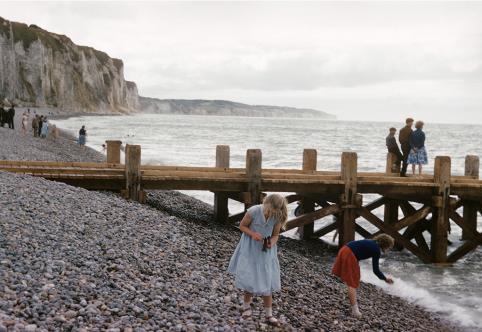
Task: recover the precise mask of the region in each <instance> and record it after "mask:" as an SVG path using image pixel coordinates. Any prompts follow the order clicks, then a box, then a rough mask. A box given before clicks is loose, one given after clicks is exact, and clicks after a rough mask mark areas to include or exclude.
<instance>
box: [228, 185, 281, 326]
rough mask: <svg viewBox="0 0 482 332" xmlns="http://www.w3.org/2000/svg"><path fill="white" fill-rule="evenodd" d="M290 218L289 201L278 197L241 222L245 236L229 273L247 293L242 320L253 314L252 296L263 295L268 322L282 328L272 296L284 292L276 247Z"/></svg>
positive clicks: (257, 207) (259, 207)
mask: <svg viewBox="0 0 482 332" xmlns="http://www.w3.org/2000/svg"><path fill="white" fill-rule="evenodd" d="M287 219H288V209H287V202H286V199H285V198H284V197H282V196H280V195H278V194H271V195H269V196H267V197H266V198H265V199H264V201H263V204H260V205H255V206H252V207H250V208H249V209H248V211H247V213H246V214H245V215H244V218H243V220H241V224H240V226H239V229H240V230H241V231H242V232H243V234H242V235H241V240H240V241H239V243H238V246H237V247H236V250H235V252H234V254H233V256H232V257H231V261H230V262H229V267H228V272H229V273H230V274H232V275H234V276H235V285H236V287H237V288H239V289H241V290H243V291H244V304H243V308H242V310H243V313H242V315H243V317H244V318H247V317H250V316H251V315H252V311H251V300H252V298H253V296H254V295H258V296H262V297H263V302H264V309H265V317H266V322H267V323H268V324H270V325H272V326H280V325H281V324H280V322H279V321H278V319H276V318H275V317H274V316H273V311H272V302H273V298H272V293H273V292H277V291H280V290H281V279H280V267H279V262H278V249H277V245H276V244H277V242H278V239H279V234H280V230H281V229H283V228H284V226H285V224H286V221H287Z"/></svg>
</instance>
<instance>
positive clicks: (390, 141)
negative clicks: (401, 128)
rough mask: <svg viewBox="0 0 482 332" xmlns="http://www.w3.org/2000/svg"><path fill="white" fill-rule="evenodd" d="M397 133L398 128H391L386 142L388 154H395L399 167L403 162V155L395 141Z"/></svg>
mask: <svg viewBox="0 0 482 332" xmlns="http://www.w3.org/2000/svg"><path fill="white" fill-rule="evenodd" d="M396 132H397V129H396V128H393V127H392V128H390V132H389V134H388V136H387V138H386V139H385V140H386V145H387V149H388V152H390V153H393V154H394V155H396V156H397V160H396V164H397V166H398V167H399V166H400V163H401V162H402V160H403V155H402V153H401V152H400V149H399V148H398V144H397V140H396V139H395V133H396Z"/></svg>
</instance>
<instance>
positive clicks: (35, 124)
mask: <svg viewBox="0 0 482 332" xmlns="http://www.w3.org/2000/svg"><path fill="white" fill-rule="evenodd" d="M38 126H39V116H38V115H37V114H36V115H35V116H34V117H33V120H32V130H33V137H38Z"/></svg>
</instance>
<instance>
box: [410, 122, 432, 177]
mask: <svg viewBox="0 0 482 332" xmlns="http://www.w3.org/2000/svg"><path fill="white" fill-rule="evenodd" d="M415 128H416V130H415V131H414V132H412V134H411V135H410V148H411V150H410V154H409V155H408V163H409V164H411V165H412V173H413V175H415V167H416V165H418V175H422V167H423V165H427V164H428V157H427V150H426V149H425V133H424V132H423V130H422V129H423V121H417V123H416V124H415Z"/></svg>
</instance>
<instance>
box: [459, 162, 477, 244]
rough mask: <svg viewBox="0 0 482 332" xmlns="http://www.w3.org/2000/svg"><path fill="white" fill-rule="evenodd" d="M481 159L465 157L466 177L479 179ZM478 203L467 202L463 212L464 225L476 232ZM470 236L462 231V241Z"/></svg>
mask: <svg viewBox="0 0 482 332" xmlns="http://www.w3.org/2000/svg"><path fill="white" fill-rule="evenodd" d="M479 167H480V162H479V157H478V156H471V155H469V156H466V157H465V175H466V176H472V177H475V178H476V179H478V178H479ZM477 205H478V204H477V202H474V201H465V202H464V210H463V218H464V224H465V225H466V226H467V227H468V228H470V229H472V230H474V231H476V230H477ZM468 239H469V236H468V235H467V234H466V232H465V231H462V240H468Z"/></svg>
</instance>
